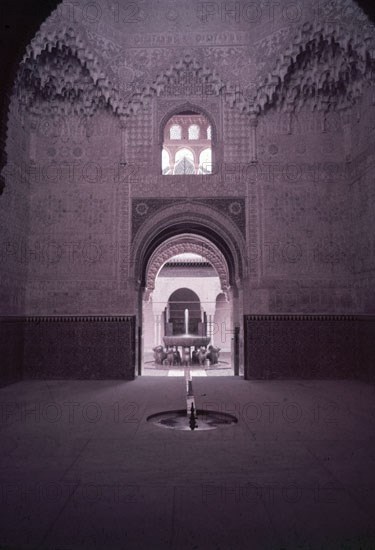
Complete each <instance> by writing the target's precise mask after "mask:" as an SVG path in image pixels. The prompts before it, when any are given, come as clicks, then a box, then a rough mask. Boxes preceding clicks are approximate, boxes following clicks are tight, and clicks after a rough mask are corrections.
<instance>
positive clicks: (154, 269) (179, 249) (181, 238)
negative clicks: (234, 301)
mask: <svg viewBox="0 0 375 550" xmlns="http://www.w3.org/2000/svg"><path fill="white" fill-rule="evenodd" d="M184 253H192V254H199V255H200V256H202V257H203V258H204V259H205V260H207V261H208V262H210V264H211V265H212V266H213V267H214V269H215V270H216V272H217V274H218V276H219V279H220V285H221V288H222V291H223V293H224V294H225V296H227V297H228V292H229V290H230V283H229V269H228V265H227V262H226V259H225V257H224V255H223V254H222V253H221V252H220V250H219V249H218V248H217V247H216V246H215V245H214V244H213V243H211V242H210V241H209V240H208V239H206V238H204V237H201V236H199V235H193V234H189V233H186V234H182V235H177V236H175V237H171V238H169V239H167V240H166V241H164V242H163V243H162V244H161V245H159V246H158V247H157V248H156V249H155V250H154V252H153V253H152V255H151V257H150V259H149V261H148V262H147V267H146V288H145V295H144V297H145V299H146V300H149V299H150V296H151V293H152V292H153V290H154V289H155V282H156V278H157V276H158V274H159V272H160V270H161V269H162V267H163V265H164V264H165V263H166V262H168V260H170V259H171V258H173V257H174V256H177V255H178V254H184Z"/></svg>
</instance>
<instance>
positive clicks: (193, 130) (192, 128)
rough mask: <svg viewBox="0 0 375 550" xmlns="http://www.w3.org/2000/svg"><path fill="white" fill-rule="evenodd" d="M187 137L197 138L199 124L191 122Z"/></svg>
mask: <svg viewBox="0 0 375 550" xmlns="http://www.w3.org/2000/svg"><path fill="white" fill-rule="evenodd" d="M189 139H199V126H198V124H192V125H191V126H189Z"/></svg>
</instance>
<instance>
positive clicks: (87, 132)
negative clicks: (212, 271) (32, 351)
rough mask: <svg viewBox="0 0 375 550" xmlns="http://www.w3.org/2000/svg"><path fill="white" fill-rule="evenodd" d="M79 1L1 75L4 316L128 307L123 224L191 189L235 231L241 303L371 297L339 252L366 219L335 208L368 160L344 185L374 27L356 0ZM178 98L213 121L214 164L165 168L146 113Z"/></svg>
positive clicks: (342, 206)
mask: <svg viewBox="0 0 375 550" xmlns="http://www.w3.org/2000/svg"><path fill="white" fill-rule="evenodd" d="M78 4H79V5H78V6H75V7H74V9H73V7H72V5H70V4H69V2H63V5H62V8H60V9H59V10H57V11H56V12H55V13H54V14H53V15H52V16H51V18H49V19H48V20H47V21H46V23H44V24H43V25H42V27H41V29H40V32H39V33H38V35H37V36H36V37H35V39H34V40H33V42H32V43H31V44H30V46H29V48H28V50H27V52H26V54H25V58H24V61H23V63H22V65H21V68H20V73H19V78H18V82H17V86H16V88H15V97H14V100H13V105H15V106H16V107H12V109H13V110H12V109H11V110H10V114H9V136H8V141H9V151H8V166H7V167H6V170H5V174H4V175H5V179H6V190H5V192H4V195H3V196H2V197H1V200H0V208H4V210H6V211H8V212H9V214H8V217H9V222H8V224H7V228H8V231H9V232H10V233H11V234H12V237H11V238H12V239H16V240H17V239H20V240H22V239H23V238H25V239H26V235H27V241H26V245H25V254H24V257H25V260H24V261H23V263H22V265H20V266H17V281H16V280H15V278H14V277H13V276H12V274H13V272H14V268H13V267H12V265H13V264H12V261H13V260H11V259H10V258H9V257H7V266H8V267H7V270H8V271H7V273H8V274H9V276H8V280H5V283H2V284H3V285H4V286H3V289H5V290H3V293H4V294H7V293H8V290H7V289H8V288H11V289H21V288H22V285H23V284H24V283H25V282H26V281H27V295H26V301H25V303H24V302H23V301H22V300H21V303H20V305H19V306H17V307H18V309H17V308H15V306H14V304H13V305H12V304H11V303H8V305H7V306H6V308H7V311H4V313H13V312H20V310H23V312H25V313H30V314H50V313H51V314H55V313H56V314H63V313H67V314H73V313H84V314H96V313H99V314H100V313H108V314H112V313H113V314H130V313H133V312H134V311H135V309H136V303H137V295H136V290H135V288H136V283H137V281H135V280H134V271H133V270H132V267H133V264H134V261H135V254H136V250H135V248H134V242H135V241H136V237H135V234H136V231H135V229H137V231H140V232H141V231H142V227H146V225H147V220H150V219H151V216H152V215H154V211H153V208H155V204H156V202H155V201H156V197H157V198H158V200H159V201H161V200H162V199H165V205H167V206H168V207H169V208H170V209H172V211H173V208H174V209H175V218H176V219H178V217H179V216H182V212H183V210H184V209H185V210H186V202H185V201H186V198H191V199H192V201H190V203H189V206H188V208H189V209H190V210H191V212H192V213H193V212H195V211H197V210H199V208H201V206H200V205H202V203H203V204H204V208H207V209H210V212H211V215H212V217H213V218H216V219H218V220H219V221H220V223H222V224H223V225H224V226H225V224H226V223H227V224H233V226H234V227H235V228H237V229H236V231H237V230H238V235H239V237H238V239H237V240H238V250H239V254H242V255H243V256H246V255H247V257H244V258H243V265H244V266H245V269H244V271H243V273H242V275H241V277H242V287H243V290H244V296H245V299H244V302H245V303H244V310H245V313H246V312H248V313H267V312H271V313H272V312H337V313H339V312H347V311H352V312H355V311H361V310H362V309H366V308H370V304H369V303H366V304H365V303H364V299H363V292H362V291H359V290H358V288H357V287H358V285H361V284H368V283H363V278H361V277H360V276H357V274H355V273H354V272H353V258H352V257H351V256H348V254H345V253H344V252H343V250H345V249H346V248H347V246H348V245H349V244H350V245H351V246H353V245H355V243H357V242H359V241H361V240H362V235H363V233H364V232H367V228H369V227H370V226H372V222H371V216H370V214H369V212H370V210H368V214H366V216H367V217H366V218H360V217H359V216H353V215H352V214H351V209H352V202H353V199H355V197H360V198H358V199H357V203H358V208H359V209H360V208H361V206H360V205H362V206H363V198H362V197H363V196H365V193H366V185H367V188H368V193H371V191H370V185H369V184H370V173H369V172H368V175H367V176H366V177H364V178H362V179H361V182H362V181H364V184H363V185H364V188H363V189H362V184H361V185H360V187H359V188H358V189H357V191H354V190H355V185H357V187H358V183H356V181H357V180H355V181H354V180H353V178H352V177H348V155H352V156H353V155H354V162H360V159H361V158H362V157H361V155H363V154H365V153H364V151H365V144H366V136H367V134H368V133H369V132H370V131H372V130H371V129H370V128H369V127H368V123H367V122H366V117H363V123H362V126H361V136H362V138H361V141H360V143H361V144H362V145H360V144H358V145H354V144H353V143H352V142H357V141H358V140H356V137H355V136H356V126H355V124H354V122H353V120H352V118H350V121H349V123H348V121H347V117H348V105H349V104H351V103H353V102H354V101H357V105H359V106H360V105H365V104H366V101H367V99H366V98H367V91H366V90H367V86H368V83H369V81H371V78H372V74H373V73H372V70H373V63H374V32H373V28H372V27H371V26H370V25H369V23H368V22H367V20H366V19H365V17H364V15H363V14H362V13H361V12H360V10H359V9H358V8H356V7H355V5H354V3H353V2H349V1H335V2H330V4H329V5H328V4H327V5H323V6H321V5H320V6H319V9H318V8H317V7H316V6H315V5H314V4H312V3H309V2H301V3H299V4H298V6H299V8H298V10H297V11H296V12H294V14H293V12H292V11H290V9H291V8H288V5H287V2H281V3H280V6H279V8H278V9H276V10H275V12H274V16H273V17H272V18H271V17H270V15H269V14H268V13H267V11H266V7H265V6H263V4H261V5H260V8H259V9H260V10H261V12H260V15H259V10H258V11H257V12H250V11H249V8H248V7H246V6H247V4H246V2H239V3H236V5H238V6H239V8H238V9H239V12H238V13H237V12H235V13H234V14H232V15H231V14H230V13H227V12H226V11H225V9H226V8H223V6H222V4H220V3H218V4H217V5H216V4H215V6H216V7H215V10H216V9H217V12H216V11H215V12H214V13H212V14H211V13H207V11H202V10H203V7H202V6H203V4H202V3H200V2H191V3H189V4H188V5H186V4H183V3H182V2H176V3H174V4H173V5H171V4H169V3H167V2H160V3H158V4H157V6H156V5H154V3H143V4H137V6H138V7H140V8H139V9H140V11H139V12H137V13H130V12H129V6H128V4H126V3H125V2H124V3H122V2H120V3H118V2H110V1H104V0H103V1H102V2H97V3H96V4H97V6H100V11H98V12H97V13H96V15H95V14H94V12H88V11H87V10H86V11H85V9H83V11H82V10H81V8H80V3H78ZM81 5H86V4H85V3H82V4H81ZM137 9H138V8H137ZM223 9H224V12H223ZM235 9H237V8H235ZM130 19H134V21H130ZM192 28H193V29H194V30H192ZM339 61H340V62H339ZM343 84H344V85H343ZM363 94H364V95H363ZM362 96H363V100H362V99H361V98H362ZM362 101H363V103H362ZM189 105H190V106H192V107H195V108H198V109H199V108H201V109H202V110H204V112H205V113H207V115H208V116H209V117H210V120H211V121H212V123H213V127H214V129H215V140H216V142H215V153H216V155H215V173H214V174H213V175H212V176H206V177H203V176H202V177H184V176H181V177H178V176H176V177H169V176H164V177H163V176H162V175H161V174H160V149H161V146H160V135H161V134H160V129H161V125H162V124H163V121H165V118H166V117H167V116H168V114H169V113H173V112H176V110H177V109H178V108H179V107H180V106H181V107H183V108H187V106H189ZM17 106H18V107H17ZM14 109H16V111H14ZM349 116H350V117H351V116H354V115H349ZM256 117H257V125H258V126H257V129H256V133H257V144H256V153H257V158H258V162H257V163H255V164H251V163H250V160H251V159H252V158H253V155H254V147H255V142H254V133H253V127H252V125H251V124H252V121H254V120H255V118H256ZM19 119H22V120H23V121H24V122H23V123H24V125H25V130H23V129H22V125H21V124H18V122H17V121H18V120H19ZM13 134H15V137H14V138H12V135H13ZM23 135H24V137H22V136H23ZM12 139H13V140H15V141H14V143H16V144H21V145H20V146H19V145H17V146H16V145H14V146H12V145H10V144H11V143H12ZM22 140H24V141H22ZM351 140H352V141H351ZM22 143H23V145H22ZM20 147H21V151H24V152H23V153H21V154H20V152H19V151H20ZM22 148H23V149H22ZM22 155H24V157H25V158H24V162H25V165H24V167H23V175H22V178H23V183H22V180H21V182H20V183H18V182H17V179H16V178H15V177H14V176H13V175H12V173H11V171H10V170H9V168H10V167H13V166H16V169H15V170H16V171H17V173H18V172H21V173H22V166H23V156H22ZM366 158H367V157H366ZM125 162H126V164H125ZM367 178H368V179H367ZM366 182H367V183H366ZM17 193H19V194H20V200H16V199H14V200H13V203H11V205H10V207H9V206H7V207H5V206H4V205H5V203H6V200H8V203H9V200H10V199H9V197H10V196H11V195H12V196H14V197H15V194H17ZM213 198H215V200H216V203H215V202H214V200H213ZM220 200H221V201H222V203H221V206H220V205H219V202H220ZM194 201H195V202H194ZM236 203H237V204H238V205H239V207H238V208H237V207H236V206H232V210H230V208H231V206H230V205H233V204H236ZM12 204H13V205H14V208H13V206H12ZM22 204H23V205H24V207H25V211H21V210H19V209H20V208H21V205H22ZM140 205H141V206H140ZM142 205H144V206H143V208H144V210H142ZM16 208H17V209H18V210H17V213H16V214H15V215H13V213H14V211H15V209H16ZM202 208H203V207H202ZM236 208H237V210H236ZM225 209H227V210H225ZM228 209H229V210H228ZM28 210H29V215H30V226H29V227H28V226H27V225H25V224H24V220H25V219H27V216H28V212H27V211H28ZM190 210H189V211H190ZM10 212H12V213H11V214H10ZM158 212H159V213H158V215H159V216H160V217H161V219H162V217H163V210H162V209H160V208H159V210H158ZM168 215H170V213H169V214H168ZM143 219H144V221H143ZM17 220H18V221H17ZM362 220H363V221H362ZM21 221H22V223H21ZM202 221H204V218H202ZM17 224H18V225H19V226H20V227H21V226H22V228H23V229H22V230H20V231H21V233H20V235H19V236H18V233H17ZM137 224H138V225H137ZM135 226H136V227H135ZM25 228H26V229H25ZM364 228H365V229H364ZM13 229H14V231H13ZM22 231H23V232H22ZM233 231H234V230H233ZM138 234H139V233H138ZM232 234H234V232H232ZM12 270H13V271H12ZM360 281H362V282H360ZM7 285H8V286H7ZM356 285H357V286H356ZM14 292H16V293H17V291H16V290H15V291H14ZM361 292H362V294H361ZM10 294H11V293H10ZM361 296H362V298H361Z"/></svg>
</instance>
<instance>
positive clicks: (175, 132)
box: [169, 124, 182, 139]
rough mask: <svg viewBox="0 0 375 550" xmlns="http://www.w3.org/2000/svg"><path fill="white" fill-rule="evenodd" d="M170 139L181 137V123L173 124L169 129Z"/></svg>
mask: <svg viewBox="0 0 375 550" xmlns="http://www.w3.org/2000/svg"><path fill="white" fill-rule="evenodd" d="M169 137H170V139H181V137H182V135H181V126H180V125H179V124H173V125H172V126H171V127H170V129H169Z"/></svg>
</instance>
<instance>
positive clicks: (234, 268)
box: [128, 199, 248, 292]
mask: <svg viewBox="0 0 375 550" xmlns="http://www.w3.org/2000/svg"><path fill="white" fill-rule="evenodd" d="M197 228H199V231H197ZM168 232H169V233H170V234H168ZM164 234H166V238H165V239H163V237H162V235H164ZM182 234H184V235H185V234H188V235H189V236H192V235H196V236H197V237H198V239H200V241H199V242H202V240H203V239H206V240H207V241H208V242H209V243H211V244H212V245H213V246H214V247H215V249H217V250H218V251H219V252H220V253H221V254H222V257H223V258H224V260H225V265H226V266H227V269H228V281H229V285H228V287H230V288H232V289H233V290H234V291H235V292H236V291H237V290H238V289H240V288H241V287H242V279H243V278H244V277H246V276H247V274H248V265H247V254H246V242H245V240H244V237H243V235H242V234H241V232H240V230H239V229H238V227H237V226H236V225H235V224H234V223H233V222H232V220H230V218H228V217H226V216H225V217H223V218H218V216H217V211H213V210H212V209H211V208H209V207H207V206H204V205H202V204H198V203H196V202H194V203H193V202H191V201H189V199H186V200H183V201H178V202H176V204H175V205H173V206H169V207H166V208H163V209H161V210H159V211H158V212H156V213H155V214H154V215H152V216H150V218H148V219H147V221H145V223H144V224H143V225H142V227H141V228H140V229H139V231H138V232H137V234H136V236H135V239H134V241H133V243H132V246H131V252H130V254H131V256H130V257H131V258H133V261H132V262H131V264H130V266H129V267H130V272H129V274H128V275H129V276H130V278H131V279H132V280H134V281H135V282H136V286H137V288H138V289H140V288H141V287H146V280H147V272H146V269H147V266H148V265H149V261H150V259H151V257H152V255H153V253H154V251H155V250H156V249H157V248H158V246H160V245H161V244H162V242H164V241H166V240H167V239H169V238H170V237H178V236H179V235H182ZM215 241H216V242H215ZM194 242H195V241H194ZM155 243H156V244H155ZM201 250H202V247H201Z"/></svg>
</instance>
